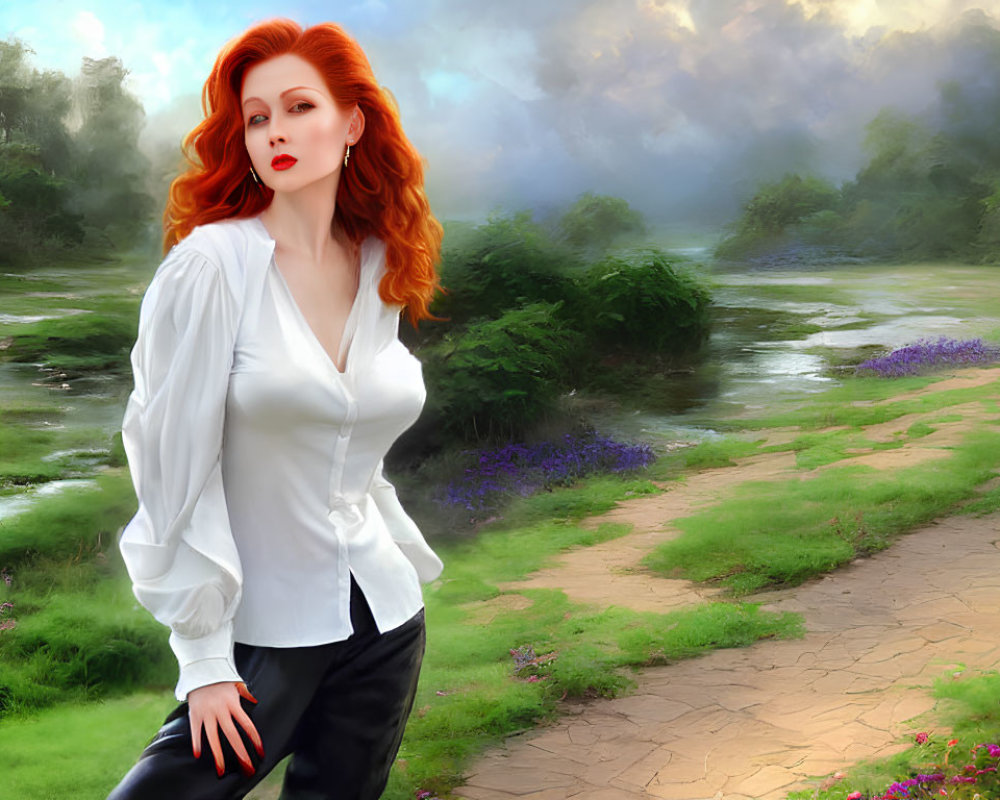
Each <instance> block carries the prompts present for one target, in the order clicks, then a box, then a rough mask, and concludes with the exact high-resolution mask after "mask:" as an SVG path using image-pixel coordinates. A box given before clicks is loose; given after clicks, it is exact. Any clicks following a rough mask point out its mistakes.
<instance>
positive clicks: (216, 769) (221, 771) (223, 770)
mask: <svg viewBox="0 0 1000 800" xmlns="http://www.w3.org/2000/svg"><path fill="white" fill-rule="evenodd" d="M215 771H216V772H217V773H218V774H219V777H220V778H221V777H222V776H223V775H224V774H225V772H226V768H225V767H220V766H219V765H218V764H216V765H215Z"/></svg>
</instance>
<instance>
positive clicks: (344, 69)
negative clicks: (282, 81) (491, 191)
mask: <svg viewBox="0 0 1000 800" xmlns="http://www.w3.org/2000/svg"><path fill="white" fill-rule="evenodd" d="M286 53H292V54H295V55H298V56H300V57H302V58H304V59H305V60H306V61H308V62H309V63H310V64H312V65H313V66H314V67H316V69H318V70H319V72H320V74H322V75H323V76H324V78H325V79H326V83H327V87H328V88H329V90H330V94H331V95H333V97H334V99H335V100H336V101H337V102H338V103H339V104H340V105H341V106H343V107H345V108H351V107H353V106H354V105H355V104H357V105H358V106H359V107H360V108H361V111H362V112H363V113H364V115H365V130H364V134H363V136H362V138H361V140H360V141H359V142H358V144H359V145H360V146H358V147H355V148H353V149H352V150H351V159H350V167H349V168H345V169H344V170H343V171H342V173H341V178H340V184H339V186H338V188H337V203H336V206H337V210H336V212H335V216H336V218H337V220H338V221H339V222H340V225H341V227H342V228H343V230H344V232H345V233H346V234H347V236H348V238H350V239H351V241H353V242H355V243H359V242H361V241H362V240H363V239H364V238H365V237H367V236H369V235H375V236H377V237H378V238H380V239H381V240H382V241H384V242H385V246H386V254H385V260H386V274H385V276H384V277H383V278H382V282H381V284H380V285H379V294H380V295H381V297H382V299H383V300H385V301H386V302H387V303H393V304H398V305H403V306H406V309H407V315H408V316H409V318H410V320H411V321H412V322H414V323H416V322H418V321H419V320H421V319H426V318H429V317H431V314H430V312H429V310H428V305H429V303H430V301H431V299H432V297H433V295H434V292H435V290H436V289H437V288H438V276H437V270H436V266H437V263H438V260H439V259H440V253H441V239H442V235H443V230H442V227H441V223H439V222H438V221H437V219H435V217H434V215H433V214H432V213H431V210H430V205H429V204H428V202H427V195H426V194H425V192H424V169H423V162H422V160H421V158H420V154H419V153H418V152H417V150H416V148H414V147H413V145H412V144H411V143H410V141H409V139H407V138H406V135H405V134H404V133H403V127H402V124H401V123H400V119H399V109H398V106H397V105H396V101H395V98H393V96H392V95H391V94H390V93H389V91H388V90H387V89H384V88H382V87H381V86H379V84H378V83H377V82H376V80H375V75H374V73H373V72H372V68H371V65H370V64H369V63H368V58H367V57H366V56H365V54H364V51H363V50H362V49H361V47H360V45H358V43H357V42H356V41H354V39H352V38H351V37H350V36H349V35H348V34H347V33H346V32H345V31H344V29H343V28H341V27H340V26H339V25H335V24H334V23H323V24H320V25H315V26H313V27H311V28H308V29H306V30H303V29H302V27H301V26H300V25H298V24H297V23H295V22H293V21H291V20H288V19H274V20H269V21H267V22H262V23H259V24H257V25H254V26H253V27H251V28H249V29H248V30H247V31H245V32H244V33H243V34H242V35H240V36H238V37H236V38H235V39H233V40H232V41H231V42H229V43H228V44H227V45H226V46H225V47H224V48H223V49H222V52H220V53H219V56H218V58H217V59H216V61H215V66H214V67H213V68H212V72H211V74H210V75H209V76H208V80H207V81H205V87H204V89H203V90H202V100H201V104H202V109H203V111H204V114H205V119H204V120H202V122H201V123H199V124H198V125H197V126H196V127H195V128H194V130H192V131H191V132H190V133H189V134H188V135H187V136H186V137H185V138H184V143H183V145H182V150H183V153H184V157H185V160H186V162H187V165H188V166H187V170H186V171H185V172H183V173H182V174H181V175H179V176H178V177H177V178H176V179H175V180H174V181H173V183H172V184H171V185H170V194H169V197H168V200H167V207H166V210H165V211H164V214H163V229H164V238H163V250H164V253H166V252H167V251H168V250H169V249H170V248H171V247H172V246H173V245H174V244H176V243H177V242H179V241H180V240H181V239H183V238H184V237H185V236H187V235H188V234H189V233H190V232H191V230H192V229H193V228H194V227H195V226H197V225H203V224H205V223H208V222H215V221H217V220H221V219H229V218H232V217H252V216H255V215H257V214H259V213H260V212H261V211H263V210H264V209H265V208H267V206H268V205H270V203H271V199H272V198H273V196H274V192H273V191H272V190H271V189H268V188H267V187H266V186H258V185H257V184H256V183H255V182H254V180H253V178H252V177H251V175H250V156H249V154H248V153H247V149H246V146H245V144H244V140H243V114H242V110H241V107H240V95H241V92H242V88H243V76H244V75H245V74H246V72H247V70H248V69H249V68H250V67H252V66H253V65H255V64H257V63H259V62H261V61H264V60H266V59H268V58H273V57H274V56H279V55H284V54H286Z"/></svg>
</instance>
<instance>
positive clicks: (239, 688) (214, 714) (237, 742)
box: [187, 681, 264, 778]
mask: <svg viewBox="0 0 1000 800" xmlns="http://www.w3.org/2000/svg"><path fill="white" fill-rule="evenodd" d="M241 697H244V698H246V699H247V700H249V701H250V702H251V703H256V702H257V700H256V698H255V697H254V696H253V695H252V694H250V690H249V689H247V685H246V684H245V683H242V682H241V683H235V682H233V681H224V682H222V683H210V684H209V685H208V686H200V687H198V688H197V689H192V690H191V691H190V692H188V696H187V701H188V716H189V718H190V720H191V746H192V750H193V751H194V757H195V758H200V757H201V729H202V726H203V725H204V727H205V737H206V738H207V739H208V745H209V747H211V748H212V755H213V756H214V758H215V771H216V772H217V773H218V774H219V777H220V778H221V777H222V774H223V773H224V772H225V771H226V762H225V759H224V758H223V756H222V743H221V741H220V740H219V730H220V729H221V730H222V732H223V733H224V734H226V739H228V740H229V744H230V745H231V746H232V748H233V751H234V752H235V753H236V757H237V758H238V759H239V762H240V768H241V769H242V770H243V774H244V775H253V774H254V766H253V763H252V762H251V761H250V756H249V754H248V753H247V750H246V748H245V747H244V746H243V739H242V737H241V736H240V734H239V731H237V730H236V723H237V722H238V723H239V725H240V727H241V728H243V730H244V731H246V734H247V736H249V737H250V741H252V742H253V744H254V747H255V748H257V755H259V756H260V757H261V758H263V757H264V743H263V742H262V741H261V739H260V734H259V733H257V728H256V727H255V726H254V724H253V721H252V720H251V719H250V717H249V716H248V715H247V713H246V711H244V710H243V707H242V706H241V705H240V698H241Z"/></svg>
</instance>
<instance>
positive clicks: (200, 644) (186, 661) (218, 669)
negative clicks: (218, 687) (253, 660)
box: [170, 620, 242, 700]
mask: <svg viewBox="0 0 1000 800" xmlns="http://www.w3.org/2000/svg"><path fill="white" fill-rule="evenodd" d="M170 647H171V648H172V649H173V651H174V655H176V656H177V662H178V664H180V678H179V680H178V682H177V688H176V691H175V694H176V696H177V699H178V700H185V699H186V698H187V693H188V692H190V691H191V690H192V689H197V688H198V687H199V686H207V685H208V684H210V683H218V682H219V681H239V680H242V678H240V676H239V673H238V672H237V671H236V663H235V662H234V660H233V621H232V620H228V621H226V622H225V623H223V624H222V626H220V627H219V628H218V629H217V630H215V631H213V632H212V633H210V634H208V635H207V636H201V637H199V638H197V639H191V638H187V637H184V636H181V635H179V634H178V633H177V632H176V631H172V632H171V634H170Z"/></svg>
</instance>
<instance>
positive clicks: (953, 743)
mask: <svg viewBox="0 0 1000 800" xmlns="http://www.w3.org/2000/svg"><path fill="white" fill-rule="evenodd" d="M956 744H958V739H949V740H948V747H954V746H955V745H956Z"/></svg>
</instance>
